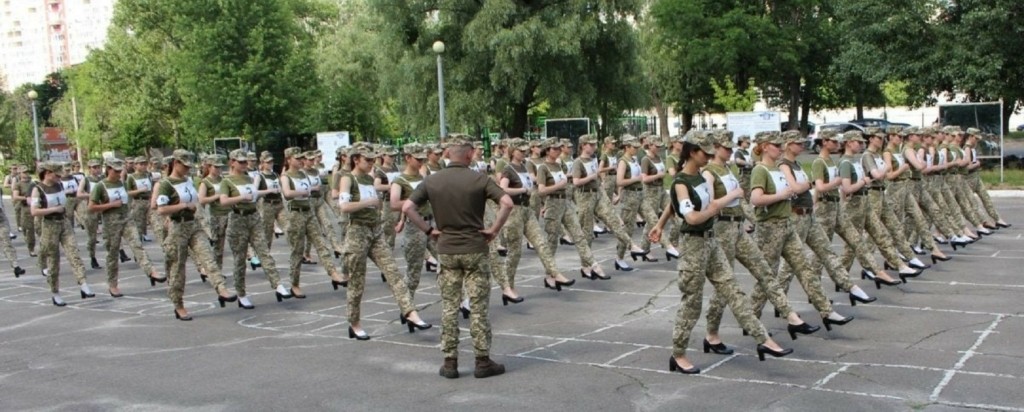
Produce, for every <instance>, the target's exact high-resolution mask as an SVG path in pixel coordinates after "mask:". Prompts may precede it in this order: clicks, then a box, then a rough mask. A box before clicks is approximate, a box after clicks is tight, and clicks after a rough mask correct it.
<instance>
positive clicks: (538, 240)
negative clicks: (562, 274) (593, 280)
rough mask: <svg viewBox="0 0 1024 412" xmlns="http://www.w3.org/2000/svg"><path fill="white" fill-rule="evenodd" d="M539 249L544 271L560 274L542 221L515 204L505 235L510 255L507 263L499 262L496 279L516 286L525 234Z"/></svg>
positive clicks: (503, 283)
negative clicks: (541, 224) (539, 221)
mask: <svg viewBox="0 0 1024 412" xmlns="http://www.w3.org/2000/svg"><path fill="white" fill-rule="evenodd" d="M524 235H525V236H526V239H527V240H528V241H529V242H530V244H532V245H533V247H534V248H535V249H536V250H537V256H538V257H539V258H540V263H541V264H542V265H543V266H544V272H545V273H547V274H548V275H555V274H558V273H559V272H558V266H557V265H556V264H555V257H554V254H553V253H551V249H550V248H548V242H547V240H546V239H545V237H544V236H545V233H544V231H543V230H541V228H540V223H538V222H537V219H536V218H534V217H533V215H532V214H530V209H529V208H528V207H525V206H514V207H513V208H512V212H511V213H509V215H508V220H507V221H506V222H505V236H506V240H508V256H507V257H506V258H505V262H504V263H505V264H504V265H502V264H500V261H499V262H498V263H499V264H498V265H497V267H496V268H495V269H496V270H495V271H494V279H495V281H496V282H498V285H500V286H501V287H502V288H515V287H516V271H518V269H519V260H520V258H522V256H523V236H524Z"/></svg>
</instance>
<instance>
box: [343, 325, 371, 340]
mask: <svg viewBox="0 0 1024 412" xmlns="http://www.w3.org/2000/svg"><path fill="white" fill-rule="evenodd" d="M348 338H349V339H355V340H370V335H367V334H366V332H363V333H356V331H355V330H353V329H352V327H351V326H349V327H348Z"/></svg>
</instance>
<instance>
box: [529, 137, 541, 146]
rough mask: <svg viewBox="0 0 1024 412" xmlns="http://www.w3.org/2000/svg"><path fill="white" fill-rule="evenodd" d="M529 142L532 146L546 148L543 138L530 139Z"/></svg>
mask: <svg viewBox="0 0 1024 412" xmlns="http://www.w3.org/2000/svg"><path fill="white" fill-rule="evenodd" d="M529 144H530V147H540V148H544V141H543V140H540V139H536V140H530V141H529Z"/></svg>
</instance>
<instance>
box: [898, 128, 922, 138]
mask: <svg viewBox="0 0 1024 412" xmlns="http://www.w3.org/2000/svg"><path fill="white" fill-rule="evenodd" d="M917 130H918V129H917V127H914V126H910V127H904V128H903V129H902V130H900V133H899V135H900V136H903V137H907V136H910V135H914V134H918V132H917Z"/></svg>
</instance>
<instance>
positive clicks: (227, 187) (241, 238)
mask: <svg viewBox="0 0 1024 412" xmlns="http://www.w3.org/2000/svg"><path fill="white" fill-rule="evenodd" d="M235 152H239V150H235V151H233V152H232V154H233V156H234V155H237V154H236V153H235ZM243 154H244V153H243ZM246 161H248V160H246ZM257 190H258V188H257V187H256V185H254V184H253V181H252V178H250V177H249V176H248V175H240V176H239V175H231V176H228V177H225V178H224V179H223V180H221V184H220V190H219V192H220V193H221V194H224V195H227V197H229V198H233V197H238V196H240V195H242V194H245V195H248V196H251V200H243V201H242V202H241V203H238V204H236V205H235V206H234V207H233V208H232V210H231V213H229V217H228V225H227V231H226V235H227V238H228V244H229V245H230V247H231V254H232V255H234V257H235V262H234V271H233V273H232V276H233V277H234V281H235V293H237V294H238V296H245V295H246V293H245V272H246V267H245V264H246V262H245V261H246V251H247V250H248V248H249V247H252V248H253V250H254V251H255V252H256V256H258V257H259V259H260V262H261V264H262V265H263V272H264V273H266V274H267V280H269V281H270V288H271V289H276V288H277V284H278V282H280V276H279V275H278V273H277V264H276V263H275V262H274V257H273V256H271V255H270V249H269V248H268V247H267V245H266V244H267V242H266V240H264V239H263V233H264V226H263V220H262V219H261V217H260V215H259V213H258V211H257V210H256V200H257V199H258V196H257V193H256V191H257Z"/></svg>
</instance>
